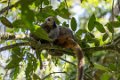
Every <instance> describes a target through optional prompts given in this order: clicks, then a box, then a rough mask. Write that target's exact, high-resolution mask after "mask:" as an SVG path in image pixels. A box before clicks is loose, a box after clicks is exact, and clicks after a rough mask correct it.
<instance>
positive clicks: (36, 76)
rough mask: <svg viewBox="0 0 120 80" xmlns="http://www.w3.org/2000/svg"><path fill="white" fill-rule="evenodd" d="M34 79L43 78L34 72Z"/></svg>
mask: <svg viewBox="0 0 120 80" xmlns="http://www.w3.org/2000/svg"><path fill="white" fill-rule="evenodd" d="M33 79H34V80H41V79H40V77H39V76H38V75H37V74H34V75H33Z"/></svg>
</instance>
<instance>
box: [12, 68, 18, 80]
mask: <svg viewBox="0 0 120 80" xmlns="http://www.w3.org/2000/svg"><path fill="white" fill-rule="evenodd" d="M19 72H20V68H19V66H18V67H15V68H13V69H12V71H11V73H10V76H11V78H12V80H16V78H17V76H18V74H19Z"/></svg>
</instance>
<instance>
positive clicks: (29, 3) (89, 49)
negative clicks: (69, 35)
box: [0, 0, 120, 80]
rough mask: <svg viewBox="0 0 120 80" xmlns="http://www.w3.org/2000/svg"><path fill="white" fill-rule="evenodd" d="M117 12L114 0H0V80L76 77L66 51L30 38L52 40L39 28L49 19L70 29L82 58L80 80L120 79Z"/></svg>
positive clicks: (67, 79) (70, 55) (72, 59)
mask: <svg viewBox="0 0 120 80" xmlns="http://www.w3.org/2000/svg"><path fill="white" fill-rule="evenodd" d="M119 12H120V1H119V0H115V1H114V0H113V1H112V0H81V2H80V0H75V1H74V0H0V21H1V22H0V31H1V32H0V33H1V34H0V43H1V44H0V80H22V79H26V80H74V79H75V77H76V76H75V75H76V63H77V62H76V58H75V56H74V54H73V53H72V51H71V50H69V49H64V48H61V47H59V46H54V45H53V46H52V45H50V44H42V43H40V42H37V41H35V40H33V39H31V38H30V37H29V32H31V33H34V34H35V35H36V36H38V37H39V38H41V39H45V40H48V41H50V40H51V39H49V38H48V35H47V33H45V31H44V30H42V29H41V28H40V27H39V24H41V23H42V22H44V20H45V18H47V17H49V16H53V17H55V21H56V22H57V24H58V25H62V26H64V27H69V28H70V29H71V30H72V31H73V33H74V36H75V39H76V41H77V42H78V43H79V44H80V46H81V47H82V50H83V52H84V55H85V61H86V62H85V67H84V79H85V80H120V61H119V60H120V58H119V57H120V36H119V34H120V16H119ZM31 46H32V47H35V49H34V50H33V49H32V48H31ZM54 51H59V52H60V53H63V56H55V55H54V54H55V53H54Z"/></svg>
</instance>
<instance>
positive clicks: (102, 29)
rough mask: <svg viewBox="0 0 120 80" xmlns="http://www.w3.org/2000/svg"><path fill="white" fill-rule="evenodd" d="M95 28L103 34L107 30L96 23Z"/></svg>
mask: <svg viewBox="0 0 120 80" xmlns="http://www.w3.org/2000/svg"><path fill="white" fill-rule="evenodd" d="M95 26H96V28H97V30H98V31H100V32H101V33H104V32H106V31H105V28H104V27H103V25H102V24H101V23H99V22H97V21H96V22H95Z"/></svg>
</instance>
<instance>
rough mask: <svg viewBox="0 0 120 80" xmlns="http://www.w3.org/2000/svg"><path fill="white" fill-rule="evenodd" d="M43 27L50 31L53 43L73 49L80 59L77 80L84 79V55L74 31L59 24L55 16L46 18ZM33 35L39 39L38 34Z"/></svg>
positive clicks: (49, 34)
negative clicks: (75, 38)
mask: <svg viewBox="0 0 120 80" xmlns="http://www.w3.org/2000/svg"><path fill="white" fill-rule="evenodd" d="M41 27H42V28H43V29H44V30H45V31H46V32H47V33H48V36H49V38H51V39H53V44H55V45H58V46H61V47H64V48H70V49H72V50H73V52H74V53H75V55H76V57H77V60H78V64H77V77H76V78H77V79H76V80H83V67H84V55H83V51H82V49H81V47H80V46H79V44H78V43H77V42H76V41H75V40H74V35H73V33H72V31H71V30H70V29H69V28H66V27H62V26H57V24H56V22H55V20H54V18H53V17H48V18H46V20H45V22H44V23H43V24H42V25H41ZM32 37H33V38H35V39H36V40H39V38H38V37H36V36H32Z"/></svg>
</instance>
